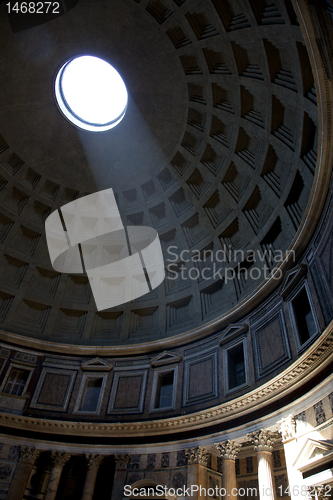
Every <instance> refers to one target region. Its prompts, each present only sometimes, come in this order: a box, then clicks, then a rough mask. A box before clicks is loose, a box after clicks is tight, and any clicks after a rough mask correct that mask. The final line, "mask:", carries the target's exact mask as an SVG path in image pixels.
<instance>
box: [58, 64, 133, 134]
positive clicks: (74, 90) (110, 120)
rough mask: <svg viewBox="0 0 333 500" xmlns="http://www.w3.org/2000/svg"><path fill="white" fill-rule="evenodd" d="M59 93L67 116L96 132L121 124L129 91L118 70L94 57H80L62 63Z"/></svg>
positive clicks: (78, 124) (74, 122) (59, 73)
mask: <svg viewBox="0 0 333 500" xmlns="http://www.w3.org/2000/svg"><path fill="white" fill-rule="evenodd" d="M55 95H56V99H57V102H58V105H59V107H60V109H61V111H62V112H63V113H64V115H65V116H66V118H68V120H70V121H71V122H72V123H73V124H74V125H76V126H77V127H80V128H83V129H85V130H89V131H92V132H99V131H100V132H102V131H104V130H109V129H110V128H113V127H115V126H116V125H118V123H119V122H120V121H121V120H122V119H123V117H124V115H125V112H126V108H127V99H128V96H127V90H126V87H125V84H124V82H123V80H122V78H121V76H120V75H119V73H118V71H116V70H115V69H114V68H113V67H112V66H111V64H109V63H107V62H106V61H103V59H99V58H98V57H93V56H81V57H76V58H75V59H71V60H70V61H68V62H66V63H65V64H64V65H63V66H62V68H61V69H60V71H59V72H58V75H57V78H56V81H55Z"/></svg>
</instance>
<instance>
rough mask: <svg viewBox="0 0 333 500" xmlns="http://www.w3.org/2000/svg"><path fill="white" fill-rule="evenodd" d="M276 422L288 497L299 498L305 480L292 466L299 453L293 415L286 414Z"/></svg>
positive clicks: (294, 499)
mask: <svg viewBox="0 0 333 500" xmlns="http://www.w3.org/2000/svg"><path fill="white" fill-rule="evenodd" d="M278 424H280V432H281V435H282V442H283V447H284V455H285V457H286V466H287V474H288V481H289V486H290V497H291V500H300V495H299V494H298V495H297V493H299V490H300V488H301V487H302V486H303V485H304V486H305V482H304V479H303V474H302V473H301V472H300V471H299V470H298V469H296V467H295V466H294V463H295V462H296V459H297V456H298V454H299V447H298V443H297V440H296V422H295V419H294V417H293V415H288V417H286V418H284V419H282V420H280V421H279V422H278Z"/></svg>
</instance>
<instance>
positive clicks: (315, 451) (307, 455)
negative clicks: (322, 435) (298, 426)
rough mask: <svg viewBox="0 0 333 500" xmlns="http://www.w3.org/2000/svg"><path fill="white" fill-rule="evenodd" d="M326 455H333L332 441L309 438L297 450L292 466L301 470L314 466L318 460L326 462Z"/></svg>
mask: <svg viewBox="0 0 333 500" xmlns="http://www.w3.org/2000/svg"><path fill="white" fill-rule="evenodd" d="M328 457H333V443H331V442H330V441H317V440H315V439H311V438H309V439H307V441H306V442H305V443H304V445H303V447H302V449H301V451H300V452H299V454H298V456H297V458H296V461H295V463H294V466H295V467H296V468H297V469H298V470H300V471H301V472H303V471H305V470H308V469H312V468H314V467H315V466H316V465H317V463H318V462H322V461H325V462H326V461H327V458H328Z"/></svg>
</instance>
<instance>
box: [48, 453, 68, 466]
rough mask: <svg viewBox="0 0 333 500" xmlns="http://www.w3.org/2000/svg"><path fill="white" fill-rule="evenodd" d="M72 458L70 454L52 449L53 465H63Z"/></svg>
mask: <svg viewBox="0 0 333 500" xmlns="http://www.w3.org/2000/svg"><path fill="white" fill-rule="evenodd" d="M70 458H71V456H70V454H69V453H67V452H62V451H52V452H51V460H52V466H53V467H63V466H64V465H65V463H66V462H68V460H69V459H70Z"/></svg>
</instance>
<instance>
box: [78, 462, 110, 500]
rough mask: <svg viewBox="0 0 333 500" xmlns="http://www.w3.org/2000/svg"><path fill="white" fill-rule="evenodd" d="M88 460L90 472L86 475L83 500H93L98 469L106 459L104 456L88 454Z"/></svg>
mask: <svg viewBox="0 0 333 500" xmlns="http://www.w3.org/2000/svg"><path fill="white" fill-rule="evenodd" d="M86 459H87V462H88V470H87V474H86V479H85V481H84V487H83V493H82V498H81V500H92V497H93V496H94V490H95V483H96V477H97V472H98V468H99V466H100V464H101V463H102V461H103V459H104V457H103V455H94V454H93V453H86Z"/></svg>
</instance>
